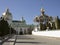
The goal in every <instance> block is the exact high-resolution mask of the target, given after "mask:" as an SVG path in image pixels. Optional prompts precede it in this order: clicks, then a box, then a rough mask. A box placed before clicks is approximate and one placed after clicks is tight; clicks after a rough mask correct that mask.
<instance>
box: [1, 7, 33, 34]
mask: <svg viewBox="0 0 60 45" xmlns="http://www.w3.org/2000/svg"><path fill="white" fill-rule="evenodd" d="M2 18H4V20H5V21H7V22H8V23H9V26H10V27H12V28H13V29H14V30H16V32H17V33H18V34H20V32H22V33H23V34H28V33H29V31H31V30H28V29H29V28H30V27H31V26H32V27H33V25H28V24H26V21H25V19H24V17H22V20H13V16H12V13H11V12H10V11H9V9H8V8H7V9H6V11H5V12H4V13H3V14H2Z"/></svg>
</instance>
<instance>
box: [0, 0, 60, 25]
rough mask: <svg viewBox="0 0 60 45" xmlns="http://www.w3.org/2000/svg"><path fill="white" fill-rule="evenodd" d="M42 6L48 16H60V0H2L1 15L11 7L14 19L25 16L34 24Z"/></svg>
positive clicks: (27, 20)
mask: <svg viewBox="0 0 60 45" xmlns="http://www.w3.org/2000/svg"><path fill="white" fill-rule="evenodd" d="M42 7H43V8H44V9H45V14H47V15H48V16H53V17H56V16H59V17H60V0H0V17H1V16H2V13H3V12H5V10H6V8H9V10H10V12H11V13H12V16H13V20H21V17H24V19H25V20H26V22H27V24H33V23H34V21H33V20H34V17H35V16H40V14H41V12H40V9H41V8H42Z"/></svg>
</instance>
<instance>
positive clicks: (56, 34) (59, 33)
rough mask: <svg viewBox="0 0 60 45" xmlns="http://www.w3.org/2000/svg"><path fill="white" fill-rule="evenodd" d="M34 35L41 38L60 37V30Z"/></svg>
mask: <svg viewBox="0 0 60 45" xmlns="http://www.w3.org/2000/svg"><path fill="white" fill-rule="evenodd" d="M32 35H40V36H49V37H60V30H52V31H36V32H35V31H32Z"/></svg>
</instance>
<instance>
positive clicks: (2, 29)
mask: <svg viewBox="0 0 60 45" xmlns="http://www.w3.org/2000/svg"><path fill="white" fill-rule="evenodd" d="M7 34H9V25H8V22H7V21H5V20H4V19H2V20H1V21H0V36H4V35H7Z"/></svg>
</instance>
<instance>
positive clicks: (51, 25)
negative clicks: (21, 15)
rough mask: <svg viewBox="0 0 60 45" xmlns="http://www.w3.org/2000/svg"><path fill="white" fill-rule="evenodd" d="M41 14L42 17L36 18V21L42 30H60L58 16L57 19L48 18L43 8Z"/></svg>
mask: <svg viewBox="0 0 60 45" xmlns="http://www.w3.org/2000/svg"><path fill="white" fill-rule="evenodd" d="M40 11H41V14H40V16H36V17H35V18H34V21H35V22H37V23H38V25H39V28H40V30H46V29H50V30H52V29H53V30H54V29H59V26H58V25H59V24H58V23H59V19H58V16H56V17H52V16H48V15H46V14H45V10H44V9H43V8H41V10H40Z"/></svg>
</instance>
